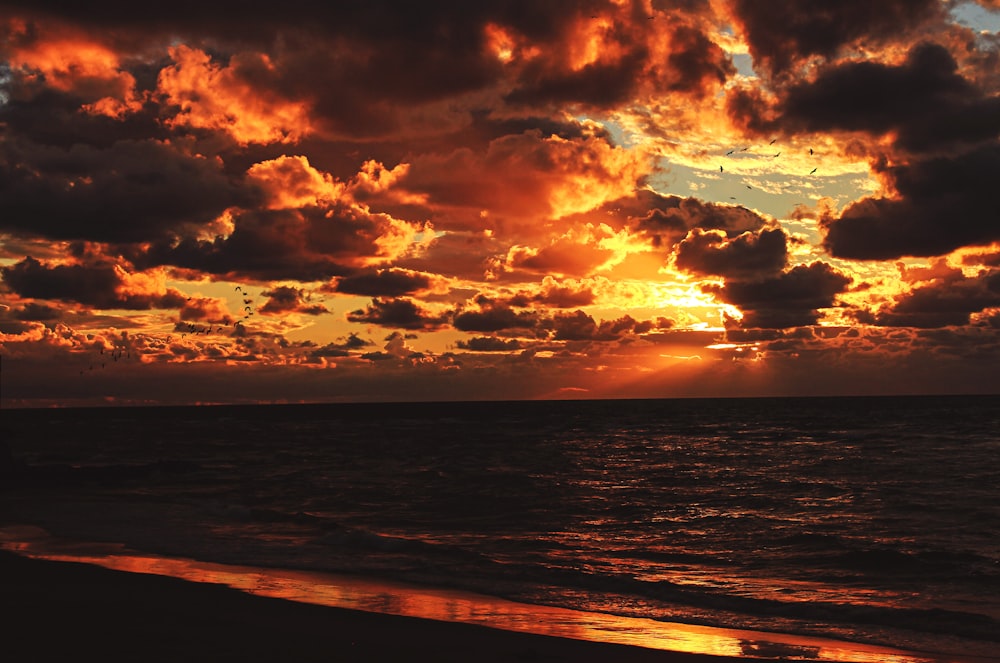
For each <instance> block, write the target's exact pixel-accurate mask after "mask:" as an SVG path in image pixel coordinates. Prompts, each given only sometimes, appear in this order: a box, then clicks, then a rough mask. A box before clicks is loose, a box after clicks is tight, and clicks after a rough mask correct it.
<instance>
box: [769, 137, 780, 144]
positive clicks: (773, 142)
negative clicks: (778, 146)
mask: <svg viewBox="0 0 1000 663" xmlns="http://www.w3.org/2000/svg"><path fill="white" fill-rule="evenodd" d="M777 142H778V139H777V138H775V139H774V140H772V141H771V142H770V143H768V145H774V144H775V143H777Z"/></svg>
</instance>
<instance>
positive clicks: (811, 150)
mask: <svg viewBox="0 0 1000 663" xmlns="http://www.w3.org/2000/svg"><path fill="white" fill-rule="evenodd" d="M812 153H813V148H811V147H810V148H809V155H810V156H812Z"/></svg>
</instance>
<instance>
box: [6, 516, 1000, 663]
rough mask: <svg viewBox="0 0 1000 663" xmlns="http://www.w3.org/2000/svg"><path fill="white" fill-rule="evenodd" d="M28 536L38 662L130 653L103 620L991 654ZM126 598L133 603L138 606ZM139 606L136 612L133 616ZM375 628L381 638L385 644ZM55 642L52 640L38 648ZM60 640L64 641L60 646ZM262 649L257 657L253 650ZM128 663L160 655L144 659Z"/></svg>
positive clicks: (919, 661)
mask: <svg viewBox="0 0 1000 663" xmlns="http://www.w3.org/2000/svg"><path fill="white" fill-rule="evenodd" d="M8 532H9V531H8ZM30 539H31V537H29V540H28V541H24V540H22V541H21V542H16V541H12V540H11V539H10V538H7V540H6V542H5V545H2V546H0V582H3V586H4V587H5V592H4V593H3V596H4V602H5V603H7V606H6V607H8V608H9V609H8V610H7V614H12V615H15V617H14V621H11V618H8V619H7V620H6V621H7V624H6V626H8V628H5V630H6V631H9V632H10V633H11V635H10V636H6V639H7V640H8V642H5V643H4V645H5V646H14V648H15V650H18V651H23V653H24V654H25V655H26V656H28V657H30V658H34V660H45V659H44V658H38V654H39V652H37V651H34V650H33V649H32V643H33V640H32V639H31V638H30V637H25V636H26V634H29V633H36V632H37V631H38V630H39V627H40V626H42V625H46V626H47V627H48V628H50V629H54V630H55V631H56V632H62V633H65V632H67V631H69V632H70V633H73V634H74V635H73V636H72V637H70V638H69V639H68V640H69V641H70V642H73V643H76V644H73V645H72V646H73V647H74V649H75V655H79V653H80V650H79V647H80V646H85V645H86V643H88V642H90V644H91V646H93V647H99V648H100V649H95V650H94V651H95V652H96V651H101V652H102V657H104V658H105V660H124V658H135V654H134V652H133V654H131V655H128V652H127V651H122V652H121V655H122V657H123V658H122V659H115V658H114V657H112V658H108V657H107V656H106V653H107V651H108V649H107V648H108V647H109V646H110V647H111V650H110V651H114V643H111V642H109V641H107V640H105V641H103V642H98V641H96V640H94V634H96V633H98V632H100V631H101V630H102V629H103V630H104V632H105V633H106V634H107V632H108V630H109V628H111V627H112V625H114V624H115V623H123V626H122V627H121V628H118V629H115V632H116V633H117V635H116V636H113V637H114V638H117V639H119V640H120V641H121V644H122V646H125V645H126V644H127V643H133V644H132V645H128V646H126V650H130V648H131V647H134V646H135V643H136V641H137V640H145V641H151V642H152V641H157V642H158V641H163V640H170V638H171V636H170V633H171V632H175V633H178V634H182V635H185V637H190V638H193V639H196V640H199V641H202V640H204V641H211V642H212V643H213V644H212V648H211V650H210V651H211V652H213V653H212V654H211V655H209V654H208V653H207V652H206V655H205V658H204V659H198V658H197V655H198V654H197V652H191V651H184V652H180V651H176V650H175V651H174V652H173V654H171V655H170V656H168V657H166V658H164V659H162V660H169V659H170V658H171V657H181V656H183V658H184V659H185V660H206V661H208V660H229V659H228V655H224V656H223V659H220V658H219V656H220V652H223V651H226V650H227V648H235V649H234V651H237V650H238V651H239V652H240V653H239V654H238V658H239V660H241V661H247V660H250V661H252V660H268V659H271V657H272V655H273V656H281V657H286V658H287V655H286V654H285V653H282V654H280V655H279V654H278V653H277V651H276V649H275V648H278V647H280V646H281V642H282V641H286V640H288V639H294V640H295V643H287V642H286V643H285V644H286V645H287V646H293V647H295V654H294V660H313V658H311V657H313V656H316V657H318V658H317V659H316V660H319V659H322V660H330V658H331V656H332V654H333V652H332V651H331V650H330V649H329V647H328V644H329V643H328V642H327V641H328V640H330V638H333V642H335V643H336V647H337V648H341V649H342V648H350V649H351V650H352V651H355V650H356V651H355V653H352V654H351V657H350V658H351V659H352V660H353V659H354V658H355V657H356V658H357V659H358V660H372V661H379V660H387V661H388V660H399V657H401V656H411V655H415V653H416V652H421V653H422V655H423V656H424V657H430V658H432V659H435V660H456V661H458V660H477V661H483V662H484V663H487V662H490V661H517V660H550V661H561V660H566V661H569V660H573V661H591V660H593V661H607V660H615V661H622V662H623V663H627V662H630V661H636V662H637V663H638V662H641V661H660V662H662V663H671V662H677V663H682V662H683V663H687V662H690V663H698V662H701V663H709V662H722V661H729V662H736V661H743V662H744V663H745V662H746V661H748V660H809V661H817V662H823V661H843V662H875V661H878V662H879V663H889V662H891V663H944V662H948V663H973V662H977V661H982V662H984V663H985V662H987V661H990V660H994V661H996V660H1000V659H987V658H976V657H957V656H956V657H949V656H942V655H933V654H925V653H918V652H906V651H902V650H897V649H891V648H885V647H876V646H867V645H863V644H857V643H847V642H839V641H833V640H824V639H821V638H810V637H802V636H791V635H784V634H773V633H762V632H753V631H736V630H728V629H717V628H711V627H700V626H692V625H685V624H671V623H666V622H657V621H654V620H645V619H634V618H617V617H614V616H611V615H604V614H597V613H593V614H592V613H580V612H576V611H571V610H566V609H561V608H546V607H542V606H531V605H527V604H518V603H513V602H510V601H505V600H502V599H496V598H494V597H486V596H479V595H474V594H468V593H463V592H454V591H449V590H439V589H433V588H426V587H416V586H406V585H402V584H397V583H386V582H382V581H377V580H374V579H361V578H350V577H345V576H335V575H331V574H317V573H311V572H302V571H288V570H281V569H265V568H257V567H241V566H231V565H222V564H210V563H206V562H200V561H196V560H185V559H177V558H169V557H162V556H156V555H142V554H137V553H131V552H128V551H124V550H119V551H115V552H112V553H110V554H109V551H107V550H95V549H94V548H93V547H92V546H85V547H83V548H76V547H75V546H73V545H70V546H66V547H63V548H61V549H60V548H59V547H58V546H57V547H54V548H53V547H49V546H47V545H46V544H45V543H42V542H39V541H37V540H35V541H31V540H30ZM50 543H51V542H50ZM116 597H117V598H116ZM137 597H141V599H138V603H137ZM130 603H131V607H130ZM278 606H281V607H278ZM133 609H138V610H133ZM141 614H147V615H148V618H146V619H139V618H138V615H141ZM213 624H214V625H216V626H213ZM102 625H103V626H102ZM240 628H252V631H250V633H252V635H253V637H254V638H260V637H261V634H262V632H261V629H262V628H263V629H264V631H263V632H266V633H267V638H266V639H267V640H268V643H266V644H265V645H262V646H263V647H264V649H263V650H261V651H260V652H258V651H257V648H256V647H254V648H251V649H246V648H245V647H244V646H243V645H242V644H240V643H238V642H235V641H234V639H233V638H234V637H235V635H234V634H235V632H236V631H238V630H239V629H240ZM314 631H315V632H314ZM91 632H93V633H91ZM387 634H391V637H389V641H386V640H387V637H386V636H387ZM105 637H106V638H108V637H109V636H107V635H105ZM403 641H408V642H409V644H404V642H403ZM61 642H63V640H62V638H61V637H60V638H59V640H58V642H53V643H50V642H46V643H45V646H47V647H52V646H53V645H59V643H61ZM59 646H63V645H59ZM65 646H70V645H69V642H67V643H65ZM401 648H402V649H401ZM480 649H483V651H480ZM265 650H266V651H269V652H271V654H268V655H264V653H263V651H265ZM338 650H339V649H338ZM486 650H489V651H486ZM321 652H322V655H321ZM459 652H464V653H463V654H459ZM50 654H51V656H52V657H53V658H61V657H62V656H64V655H69V650H64V649H59V650H53V651H51V652H50ZM233 656H234V657H233V658H232V660H237V658H236V654H233ZM255 656H259V658H255ZM449 656H454V658H449ZM139 658H143V659H145V660H160V659H150V658H148V657H147V656H146V655H145V654H144V655H143V656H140V657H139ZM334 658H336V657H334ZM175 660H176V659H175Z"/></svg>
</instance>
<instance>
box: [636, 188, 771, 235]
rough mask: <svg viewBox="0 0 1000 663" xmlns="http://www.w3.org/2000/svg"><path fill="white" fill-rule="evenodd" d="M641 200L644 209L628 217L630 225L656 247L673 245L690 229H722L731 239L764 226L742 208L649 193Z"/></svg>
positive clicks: (762, 219)
mask: <svg viewBox="0 0 1000 663" xmlns="http://www.w3.org/2000/svg"><path fill="white" fill-rule="evenodd" d="M642 198H643V199H644V201H646V202H647V208H646V210H645V212H644V213H641V215H635V216H631V217H630V222H631V223H633V224H634V225H635V226H636V227H637V228H638V229H640V230H642V231H645V232H646V233H647V234H648V235H649V236H650V237H652V238H653V242H654V244H656V245H657V246H661V245H662V246H665V247H670V246H673V244H674V243H676V242H677V241H679V240H680V239H682V238H683V237H684V236H685V235H687V233H688V231H689V230H691V229H692V228H700V229H703V230H722V231H724V232H725V233H726V234H727V235H730V236H735V235H739V234H741V233H744V232H746V231H755V230H759V229H760V228H761V227H763V226H764V224H765V223H766V221H765V220H764V218H763V217H761V216H760V215H759V214H757V213H756V212H753V211H751V210H748V209H747V208H745V207H742V206H736V205H721V204H718V203H711V202H706V201H703V200H699V199H698V198H680V197H678V196H660V195H656V194H651V193H646V194H645V195H644V196H642Z"/></svg>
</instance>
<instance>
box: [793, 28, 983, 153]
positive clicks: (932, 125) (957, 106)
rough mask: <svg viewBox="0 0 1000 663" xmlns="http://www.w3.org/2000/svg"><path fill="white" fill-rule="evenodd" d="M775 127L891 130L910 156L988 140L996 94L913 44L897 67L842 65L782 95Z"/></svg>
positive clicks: (947, 57) (929, 47)
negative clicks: (986, 90)
mask: <svg viewBox="0 0 1000 663" xmlns="http://www.w3.org/2000/svg"><path fill="white" fill-rule="evenodd" d="M783 94H784V98H783V100H782V101H781V102H780V104H779V105H778V108H777V112H778V113H779V117H778V119H777V120H776V121H775V123H776V125H777V124H780V126H782V127H783V128H784V129H786V130H789V129H790V130H794V131H811V132H817V131H830V130H848V131H864V132H867V133H871V134H875V135H882V134H886V133H889V132H893V133H894V135H895V144H896V145H897V146H898V147H901V148H903V149H906V150H909V151H925V150H928V149H932V148H936V147H942V146H947V145H955V144H963V143H964V144H975V143H978V142H981V141H984V140H993V139H995V138H996V136H997V134H998V133H1000V96H997V95H988V94H986V93H984V91H983V90H981V89H979V88H978V87H977V86H976V85H974V84H973V83H971V82H970V81H968V80H966V79H965V78H963V76H962V75H961V74H960V73H959V72H958V64H957V63H956V62H955V59H954V57H953V56H952V54H951V53H950V52H949V51H948V49H947V48H945V47H944V46H942V45H940V44H933V43H923V44H919V45H917V46H915V47H913V49H912V50H911V51H910V52H909V54H908V55H907V58H906V60H905V61H904V62H903V63H901V64H899V65H891V64H883V63H879V62H849V63H845V64H839V65H837V66H833V67H828V68H826V69H823V70H821V72H820V74H819V75H818V76H817V77H816V79H815V80H811V81H809V82H805V83H800V84H797V85H793V86H791V87H789V88H788V89H787V90H785V91H784V93H783Z"/></svg>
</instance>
